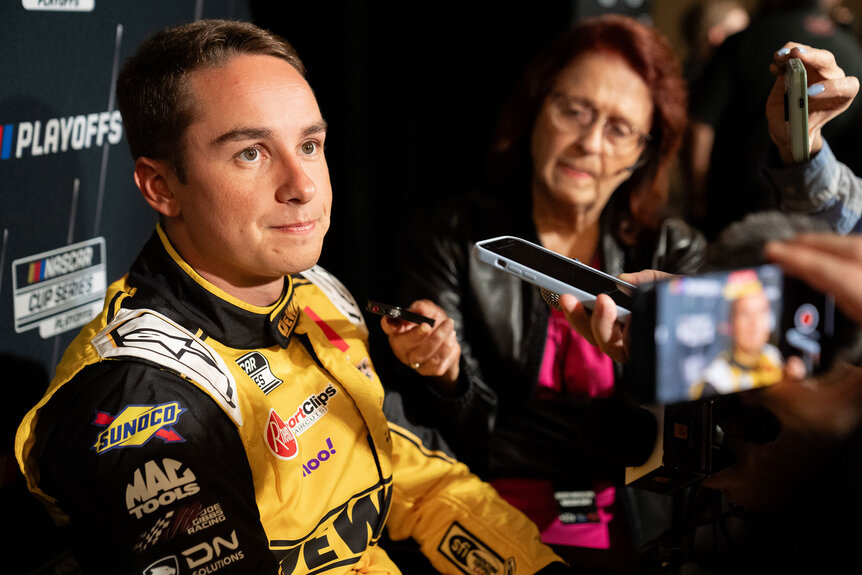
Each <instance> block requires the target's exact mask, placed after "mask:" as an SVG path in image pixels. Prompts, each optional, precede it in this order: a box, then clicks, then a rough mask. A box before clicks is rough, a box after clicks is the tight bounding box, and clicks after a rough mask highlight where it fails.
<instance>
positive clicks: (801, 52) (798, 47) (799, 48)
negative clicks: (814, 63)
mask: <svg viewBox="0 0 862 575" xmlns="http://www.w3.org/2000/svg"><path fill="white" fill-rule="evenodd" d="M796 49H797V50H799V53H800V54H805V52H807V50H806V49H805V48H803V47H802V46H797V47H796Z"/></svg>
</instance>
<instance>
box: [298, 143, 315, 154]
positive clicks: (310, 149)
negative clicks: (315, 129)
mask: <svg viewBox="0 0 862 575" xmlns="http://www.w3.org/2000/svg"><path fill="white" fill-rule="evenodd" d="M316 151H317V144H316V143H315V142H305V143H304V144H302V153H303V154H308V155H311V154H313V153H314V152H316Z"/></svg>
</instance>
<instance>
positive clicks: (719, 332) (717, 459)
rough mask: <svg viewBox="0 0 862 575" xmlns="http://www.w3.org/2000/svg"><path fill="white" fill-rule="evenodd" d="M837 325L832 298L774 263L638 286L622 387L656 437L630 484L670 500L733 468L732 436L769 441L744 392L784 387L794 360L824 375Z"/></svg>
mask: <svg viewBox="0 0 862 575" xmlns="http://www.w3.org/2000/svg"><path fill="white" fill-rule="evenodd" d="M842 325H849V324H847V320H846V319H844V316H842V315H841V314H839V313H838V312H837V311H836V309H835V304H834V299H833V298H832V297H831V296H829V295H824V294H822V293H820V292H817V291H815V290H814V289H812V288H810V287H808V286H807V285H806V284H804V283H803V282H801V281H799V280H796V279H794V278H791V277H788V276H785V275H783V274H782V272H781V269H780V268H778V267H777V266H775V265H772V264H765V265H761V266H756V267H751V268H743V269H735V270H729V271H716V272H710V273H704V274H699V275H692V276H676V277H674V278H673V279H668V280H662V281H658V282H654V283H651V284H648V285H642V286H639V289H638V290H637V292H635V294H634V297H633V298H632V319H631V332H630V336H631V340H630V341H631V347H630V356H631V366H630V367H631V369H630V370H628V377H627V378H626V382H625V385H626V388H627V390H628V391H629V392H630V393H631V394H632V395H633V396H634V397H635V398H636V399H637V400H639V401H640V402H641V403H643V404H646V405H650V406H652V408H651V409H652V411H653V413H654V414H655V415H656V417H657V419H658V420H659V438H658V440H657V442H656V445H655V449H654V451H653V454H652V456H651V457H650V459H649V460H648V461H647V463H646V464H644V465H642V466H640V467H636V468H628V469H627V470H626V484H628V485H631V486H633V487H638V488H643V489H647V490H650V491H658V492H663V493H671V492H673V491H675V490H677V489H679V488H682V487H685V486H687V485H690V484H692V483H694V482H696V481H698V480H700V479H703V478H704V477H706V476H707V475H710V474H711V473H714V472H716V471H718V470H720V469H722V468H723V467H726V466H728V465H730V464H731V463H732V462H733V461H734V457H733V453H732V451H731V450H730V449H729V447H728V445H727V442H728V439H729V437H731V436H735V437H741V438H743V439H744V440H748V441H755V442H758V443H765V442H767V441H770V440H771V439H773V438H774V437H775V435H777V433H778V424H777V421H776V420H775V418H774V417H773V416H772V414H770V413H769V412H767V411H765V410H754V409H752V408H749V407H745V404H744V403H743V402H742V401H741V399H742V395H741V394H745V393H757V391H756V390H757V389H760V388H763V387H766V386H768V385H772V384H774V383H777V382H778V381H780V380H781V379H782V377H783V369H784V365H785V364H786V362H787V361H789V360H790V358H791V357H795V358H797V359H795V360H792V361H801V362H802V364H804V366H805V368H806V370H807V372H808V373H809V374H817V373H819V372H821V371H823V370H824V369H826V368H828V367H829V366H830V365H831V363H832V360H833V355H834V352H835V350H836V347H837V346H836V337H837V335H836V334H837V333H838V332H839V331H842V330H843V328H842V327H841V326H842Z"/></svg>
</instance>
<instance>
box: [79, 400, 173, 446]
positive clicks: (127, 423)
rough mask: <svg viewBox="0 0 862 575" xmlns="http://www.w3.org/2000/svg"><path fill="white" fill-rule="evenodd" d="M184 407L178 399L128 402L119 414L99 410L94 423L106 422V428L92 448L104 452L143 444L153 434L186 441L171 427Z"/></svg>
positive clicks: (102, 424)
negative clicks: (157, 402) (167, 401)
mask: <svg viewBox="0 0 862 575" xmlns="http://www.w3.org/2000/svg"><path fill="white" fill-rule="evenodd" d="M184 411H185V409H183V408H182V407H180V404H179V403H178V402H176V401H172V402H170V403H163V404H161V405H129V406H126V408H125V409H123V411H121V412H120V413H119V414H118V415H117V416H116V417H114V416H111V415H110V414H108V413H106V412H104V411H97V412H96V418H95V420H93V425H98V426H100V427H105V426H107V429H106V430H105V431H103V432H101V433H100V434H99V437H98V439H97V440H96V443H94V444H93V447H92V449H95V450H96V453H97V454H99V455H101V454H102V453H104V452H106V451H110V450H111V449H116V448H119V447H140V446H142V445H144V444H145V443H147V442H148V441H149V440H150V439H152V437H153V436H155V437H158V438H160V439H162V440H164V441H165V442H166V443H174V442H177V441H185V440H184V439H183V438H182V436H181V435H180V434H178V433H177V432H176V431H174V430H172V429H170V426H171V425H173V424H175V423H176V422H177V420H178V419H179V417H180V414H181V413H182V412H184Z"/></svg>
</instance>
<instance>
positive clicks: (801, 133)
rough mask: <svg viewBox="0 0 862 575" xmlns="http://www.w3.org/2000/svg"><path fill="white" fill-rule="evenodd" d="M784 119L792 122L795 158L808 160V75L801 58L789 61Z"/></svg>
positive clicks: (791, 132) (791, 140)
mask: <svg viewBox="0 0 862 575" xmlns="http://www.w3.org/2000/svg"><path fill="white" fill-rule="evenodd" d="M784 86H785V88H784V119H785V120H786V121H787V122H789V123H790V146H791V149H792V151H793V159H794V160H795V161H797V162H807V161H808V160H809V158H810V152H809V150H808V75H807V73H806V72H805V65H803V64H802V60H800V59H799V58H790V59H789V60H788V61H787V68H786V71H785V82H784Z"/></svg>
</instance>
